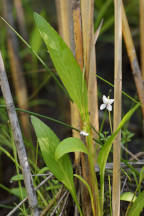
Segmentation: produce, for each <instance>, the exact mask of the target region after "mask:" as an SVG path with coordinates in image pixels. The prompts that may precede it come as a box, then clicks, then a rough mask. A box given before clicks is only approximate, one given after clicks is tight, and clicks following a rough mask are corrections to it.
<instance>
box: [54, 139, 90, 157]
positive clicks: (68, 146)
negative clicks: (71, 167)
mask: <svg viewBox="0 0 144 216" xmlns="http://www.w3.org/2000/svg"><path fill="white" fill-rule="evenodd" d="M77 151H78V152H84V153H86V154H88V150H87V148H86V146H85V145H84V143H83V142H82V141H81V140H80V139H78V138H74V137H69V138H66V139H64V140H63V141H62V142H60V144H59V145H58V147H57V148H56V151H55V158H56V160H58V159H60V158H61V157H63V155H65V154H67V153H70V152H77Z"/></svg>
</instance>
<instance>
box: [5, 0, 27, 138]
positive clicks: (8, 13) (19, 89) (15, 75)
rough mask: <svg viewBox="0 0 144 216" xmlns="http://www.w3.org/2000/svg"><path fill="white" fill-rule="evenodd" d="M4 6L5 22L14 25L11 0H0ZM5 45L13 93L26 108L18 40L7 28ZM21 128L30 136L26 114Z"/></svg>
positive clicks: (22, 118)
mask: <svg viewBox="0 0 144 216" xmlns="http://www.w3.org/2000/svg"><path fill="white" fill-rule="evenodd" d="M2 3H3V8H4V16H5V18H6V20H7V22H8V23H9V24H10V25H11V26H14V19H13V14H12V8H13V5H12V1H11V0H2ZM7 33H8V37H7V46H8V55H9V60H10V65H11V72H12V80H13V83H14V88H15V94H16V98H17V103H18V106H19V107H20V108H22V109H28V95H27V86H26V81H25V78H24V75H23V70H22V66H21V63H20V58H19V50H18V42H17V38H16V35H15V33H14V32H13V31H12V30H11V29H9V28H8V29H7ZM20 119H21V123H22V128H23V131H24V134H25V136H26V137H27V138H30V137H31V135H30V129H29V128H30V125H29V119H28V116H27V115H25V114H24V115H23V114H21V115H20Z"/></svg>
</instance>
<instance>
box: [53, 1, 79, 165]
mask: <svg viewBox="0 0 144 216" xmlns="http://www.w3.org/2000/svg"><path fill="white" fill-rule="evenodd" d="M72 4H74V2H71V1H70V0H63V1H61V0H56V8H57V14H58V25H59V32H60V35H61V36H62V38H63V40H64V41H65V42H66V44H67V45H68V46H69V47H70V48H71V50H72V52H73V54H74V55H76V59H77V61H78V63H79V64H80V66H81V68H82V64H83V60H82V59H81V58H82V57H81V55H82V53H81V52H82V48H81V47H80V46H81V41H75V42H77V46H79V47H76V51H75V45H74V35H73V18H72ZM76 16H78V14H74V19H75V20H74V22H75V25H80V23H77V17H76ZM79 27H80V26H79ZM75 29H76V27H75ZM76 31H77V32H76ZM79 31H80V30H79ZM76 34H79V35H78V36H79V37H80V33H79V32H78V30H75V35H76ZM79 40H80V38H79ZM78 52H79V53H78ZM75 53H76V54H75ZM70 112H71V124H72V125H73V126H74V127H75V128H78V129H79V130H80V129H81V119H80V115H79V111H78V109H77V107H76V105H75V104H74V103H72V102H70ZM72 133H73V136H74V137H79V133H78V132H77V131H75V130H73V131H72ZM75 160H76V163H77V164H78V163H79V153H75Z"/></svg>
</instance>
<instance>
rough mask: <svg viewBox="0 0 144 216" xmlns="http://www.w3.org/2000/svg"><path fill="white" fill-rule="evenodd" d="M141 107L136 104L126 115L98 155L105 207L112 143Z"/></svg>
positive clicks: (102, 197)
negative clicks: (106, 181)
mask: <svg viewBox="0 0 144 216" xmlns="http://www.w3.org/2000/svg"><path fill="white" fill-rule="evenodd" d="M139 106H140V103H139V104H136V105H135V106H134V107H133V108H132V109H131V110H130V111H129V112H127V113H126V115H125V116H124V117H123V119H122V120H121V122H120V124H119V126H118V128H117V130H116V131H115V132H114V133H113V134H112V135H111V136H110V137H109V138H108V140H107V141H106V143H105V145H104V146H103V147H102V148H101V150H100V152H99V154H98V164H99V167H100V185H101V186H100V189H101V192H100V196H101V202H102V203H101V204H102V206H103V202H104V174H105V166H106V162H107V159H108V155H109V152H110V150H111V147H112V143H113V141H114V139H115V137H116V136H117V134H118V132H119V131H120V129H121V128H122V127H123V126H124V124H125V123H126V121H128V119H129V118H130V117H131V116H132V115H133V113H134V112H135V111H136V109H137V108H138V107H139Z"/></svg>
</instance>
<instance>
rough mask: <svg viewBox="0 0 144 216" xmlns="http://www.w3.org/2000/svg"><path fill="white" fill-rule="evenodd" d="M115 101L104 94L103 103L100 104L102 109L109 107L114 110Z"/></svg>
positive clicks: (109, 109) (108, 108)
mask: <svg viewBox="0 0 144 216" xmlns="http://www.w3.org/2000/svg"><path fill="white" fill-rule="evenodd" d="M113 102H114V99H109V98H108V97H106V96H105V95H103V104H101V106H100V110H103V109H105V108H106V109H107V110H108V111H112V105H111V104H112V103H113Z"/></svg>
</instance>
